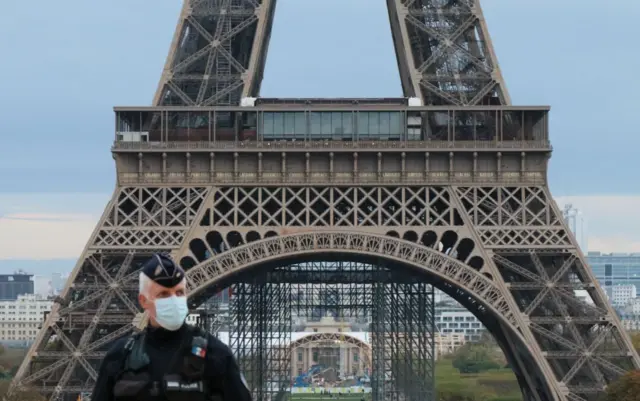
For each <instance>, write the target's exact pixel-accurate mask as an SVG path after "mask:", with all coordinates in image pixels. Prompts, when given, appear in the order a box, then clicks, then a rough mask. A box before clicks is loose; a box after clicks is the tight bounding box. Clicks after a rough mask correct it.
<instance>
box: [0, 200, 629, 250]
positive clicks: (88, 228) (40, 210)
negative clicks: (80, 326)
mask: <svg viewBox="0 0 640 401" xmlns="http://www.w3.org/2000/svg"><path fill="white" fill-rule="evenodd" d="M108 200H109V195H107V194H0V259H14V260H18V259H24V260H47V259H75V258H77V257H78V256H80V254H81V252H82V250H83V249H84V247H85V245H86V242H87V240H88V239H89V236H90V235H91V233H92V232H93V230H94V228H95V225H96V224H97V222H98V220H99V218H100V216H101V214H102V212H103V209H104V207H105V205H106V204H107V202H108ZM556 201H557V203H558V205H559V206H560V207H561V208H562V207H563V206H564V205H565V204H569V203H571V204H572V205H573V206H574V207H575V208H577V209H579V210H580V211H581V212H582V215H583V216H584V218H585V220H586V222H587V224H588V230H587V237H588V249H589V250H591V251H601V252H640V196H614V195H608V196H604V195H603V196H562V197H558V198H556Z"/></svg>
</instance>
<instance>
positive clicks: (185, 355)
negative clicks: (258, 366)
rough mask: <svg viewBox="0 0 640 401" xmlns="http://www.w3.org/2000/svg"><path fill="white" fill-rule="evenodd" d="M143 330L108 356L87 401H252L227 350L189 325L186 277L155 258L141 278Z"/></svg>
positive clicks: (161, 257)
mask: <svg viewBox="0 0 640 401" xmlns="http://www.w3.org/2000/svg"><path fill="white" fill-rule="evenodd" d="M138 300H139V302H140V305H141V306H142V308H143V309H144V310H145V311H146V312H147V313H148V315H149V325H148V327H147V329H146V330H144V331H142V332H140V333H137V334H135V335H132V336H130V337H125V338H123V339H120V340H119V341H117V342H116V343H115V344H114V346H113V347H112V348H111V349H110V350H109V351H108V352H107V354H106V356H105V358H104V360H103V362H102V366H101V367H100V372H99V374H98V379H97V381H96V385H95V388H94V390H93V394H92V396H91V399H92V401H134V400H135V401H209V400H214V399H216V400H223V401H251V394H250V392H249V389H248V388H247V384H246V381H245V380H244V377H243V376H242V373H241V372H240V369H239V368H238V364H237V362H236V360H235V358H234V357H233V355H232V354H231V350H230V349H229V347H227V346H226V345H224V344H223V343H222V342H221V341H220V340H218V339H217V338H215V337H213V336H212V335H210V334H209V333H206V332H204V331H201V330H200V329H199V328H196V327H194V326H191V325H188V324H186V323H185V319H186V317H187V315H188V312H189V309H188V307H187V298H186V281H185V272H184V270H182V268H180V266H178V265H177V264H175V263H174V262H173V261H172V260H171V259H170V258H169V257H167V256H165V255H160V254H157V255H154V256H153V257H152V258H151V259H150V260H149V261H148V262H147V263H145V265H144V266H143V268H142V271H141V273H140V291H139V295H138Z"/></svg>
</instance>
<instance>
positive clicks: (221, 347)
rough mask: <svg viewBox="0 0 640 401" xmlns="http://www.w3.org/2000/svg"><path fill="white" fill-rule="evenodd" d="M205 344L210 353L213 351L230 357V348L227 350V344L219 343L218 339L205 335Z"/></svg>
mask: <svg viewBox="0 0 640 401" xmlns="http://www.w3.org/2000/svg"><path fill="white" fill-rule="evenodd" d="M207 342H208V348H209V349H210V350H211V351H215V352H218V353H220V354H224V355H232V354H231V348H229V346H228V345H227V344H225V343H223V342H222V341H220V339H219V338H218V337H215V336H214V335H212V334H207Z"/></svg>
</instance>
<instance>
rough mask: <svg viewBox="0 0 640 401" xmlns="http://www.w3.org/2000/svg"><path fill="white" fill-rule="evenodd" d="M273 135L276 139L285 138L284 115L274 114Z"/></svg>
mask: <svg viewBox="0 0 640 401" xmlns="http://www.w3.org/2000/svg"><path fill="white" fill-rule="evenodd" d="M273 133H274V135H275V136H276V138H282V137H283V136H284V115H283V113H273Z"/></svg>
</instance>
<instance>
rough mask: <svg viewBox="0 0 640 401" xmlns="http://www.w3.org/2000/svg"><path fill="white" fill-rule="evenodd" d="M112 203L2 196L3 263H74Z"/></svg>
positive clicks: (80, 197)
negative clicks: (18, 261) (62, 260)
mask: <svg viewBox="0 0 640 401" xmlns="http://www.w3.org/2000/svg"><path fill="white" fill-rule="evenodd" d="M108 200H109V195H104V194H0V259H5V260H6V259H10V260H19V259H28V260H51V259H75V258H77V257H78V256H79V255H80V254H81V253H82V250H83V249H84V247H85V245H86V242H87V240H88V239H89V237H90V236H91V233H92V232H93V230H94V228H95V226H96V224H97V222H98V220H99V219H100V215H101V214H102V211H103V209H104V207H105V205H106V204H107V202H108Z"/></svg>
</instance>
